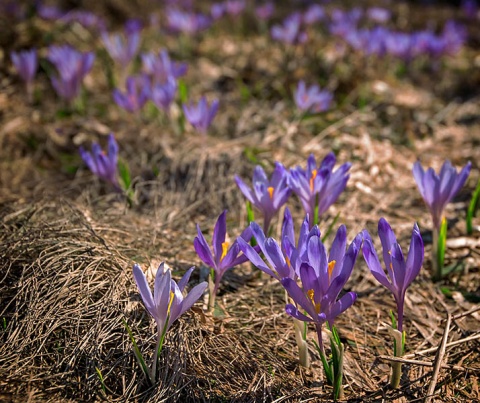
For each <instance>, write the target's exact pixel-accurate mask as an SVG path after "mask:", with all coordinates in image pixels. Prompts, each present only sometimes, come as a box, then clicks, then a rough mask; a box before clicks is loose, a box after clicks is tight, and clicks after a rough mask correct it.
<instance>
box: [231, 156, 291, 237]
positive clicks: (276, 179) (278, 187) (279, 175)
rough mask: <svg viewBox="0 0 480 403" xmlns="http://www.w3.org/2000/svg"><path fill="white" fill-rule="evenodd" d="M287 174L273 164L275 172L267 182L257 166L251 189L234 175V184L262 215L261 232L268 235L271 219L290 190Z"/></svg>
mask: <svg viewBox="0 0 480 403" xmlns="http://www.w3.org/2000/svg"><path fill="white" fill-rule="evenodd" d="M287 180H288V172H287V170H286V169H285V167H284V166H283V165H282V164H281V163H279V162H275V170H274V171H273V174H272V178H271V179H270V180H269V179H268V178H267V175H266V174H265V171H264V170H263V168H262V167H261V166H259V165H257V166H256V167H255V170H254V171H253V180H252V187H253V190H252V189H250V188H249V187H248V185H247V184H246V183H245V182H244V181H243V180H242V179H240V177H238V176H237V175H235V182H236V183H237V186H238V187H239V188H240V190H241V191H242V193H243V194H244V196H245V197H246V198H247V200H248V201H249V202H250V203H252V205H253V206H255V207H256V208H257V209H259V210H260V211H261V212H262V214H263V219H264V222H263V230H264V231H265V233H268V230H269V228H270V223H271V221H272V218H273V217H274V216H275V214H277V212H278V210H279V209H280V208H281V207H282V206H283V205H284V204H285V203H286V202H287V200H288V197H289V196H290V193H291V192H292V191H291V189H290V188H289V187H288V184H287Z"/></svg>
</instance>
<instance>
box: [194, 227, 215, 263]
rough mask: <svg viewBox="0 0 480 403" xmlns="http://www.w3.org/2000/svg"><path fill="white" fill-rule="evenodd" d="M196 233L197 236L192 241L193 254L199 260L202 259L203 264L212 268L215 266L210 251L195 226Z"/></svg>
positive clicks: (200, 232)
mask: <svg viewBox="0 0 480 403" xmlns="http://www.w3.org/2000/svg"><path fill="white" fill-rule="evenodd" d="M197 233H198V235H197V236H196V237H195V239H194V240H193V247H194V248H195V252H197V255H198V257H199V258H200V259H202V261H203V263H205V264H206V265H207V266H209V267H212V268H214V267H215V266H216V264H215V261H214V260H213V255H212V251H211V250H210V247H209V246H208V244H207V241H206V240H205V237H204V236H203V234H202V231H201V230H200V227H199V226H198V224H197Z"/></svg>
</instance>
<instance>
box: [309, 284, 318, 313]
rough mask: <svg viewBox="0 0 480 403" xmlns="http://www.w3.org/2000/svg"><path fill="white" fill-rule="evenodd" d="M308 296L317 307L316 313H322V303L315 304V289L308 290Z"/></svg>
mask: <svg viewBox="0 0 480 403" xmlns="http://www.w3.org/2000/svg"><path fill="white" fill-rule="evenodd" d="M307 295H308V298H310V301H312V302H313V305H315V312H317V313H320V302H318V303H315V300H314V299H313V297H314V296H315V291H313V289H312V290H308V291H307Z"/></svg>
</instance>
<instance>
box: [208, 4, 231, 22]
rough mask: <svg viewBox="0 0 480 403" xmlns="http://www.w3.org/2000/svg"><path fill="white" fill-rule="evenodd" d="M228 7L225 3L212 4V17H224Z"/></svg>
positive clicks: (217, 18) (216, 18)
mask: <svg viewBox="0 0 480 403" xmlns="http://www.w3.org/2000/svg"><path fill="white" fill-rule="evenodd" d="M226 11H227V10H226V7H225V3H223V2H222V3H214V4H212V6H211V7H210V15H211V16H212V18H213V19H214V20H219V19H220V18H222V17H223V16H224V15H225V13H226Z"/></svg>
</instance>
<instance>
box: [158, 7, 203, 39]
mask: <svg viewBox="0 0 480 403" xmlns="http://www.w3.org/2000/svg"><path fill="white" fill-rule="evenodd" d="M166 14H167V26H168V28H169V29H170V30H171V31H173V32H182V33H185V34H189V35H194V34H196V33H198V32H200V31H203V30H205V29H207V28H208V27H209V26H210V25H211V23H212V21H211V19H210V18H209V17H208V16H206V15H205V14H201V13H193V12H186V11H181V10H179V9H177V8H167V11H166Z"/></svg>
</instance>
